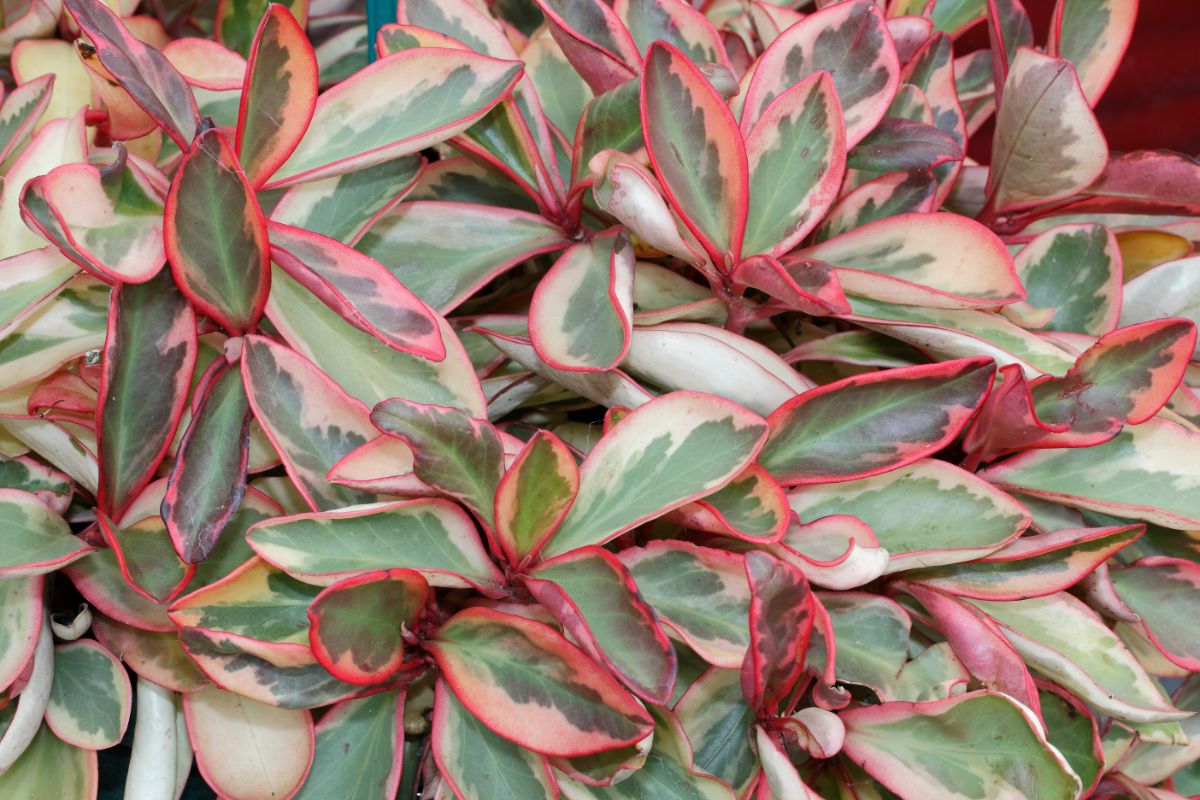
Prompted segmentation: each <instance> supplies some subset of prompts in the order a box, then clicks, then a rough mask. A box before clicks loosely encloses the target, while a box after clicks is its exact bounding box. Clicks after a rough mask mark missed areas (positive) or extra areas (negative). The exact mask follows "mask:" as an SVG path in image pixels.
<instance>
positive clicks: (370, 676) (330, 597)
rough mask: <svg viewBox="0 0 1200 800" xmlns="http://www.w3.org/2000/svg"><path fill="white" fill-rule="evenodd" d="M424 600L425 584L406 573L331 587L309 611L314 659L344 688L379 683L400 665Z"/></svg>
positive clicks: (379, 575) (397, 571)
mask: <svg viewBox="0 0 1200 800" xmlns="http://www.w3.org/2000/svg"><path fill="white" fill-rule="evenodd" d="M429 596H430V592H429V584H427V583H425V579H424V578H422V577H421V575H420V574H419V573H417V572H414V571H412V570H407V569H392V570H388V571H386V572H371V573H367V574H365V575H359V576H356V577H350V578H346V579H345V580H342V581H339V582H337V583H335V584H334V585H333V586H330V587H329V588H327V589H325V590H324V591H322V592H321V593H320V594H319V595H317V596H316V598H315V599H314V600H313V602H312V605H311V606H310V607H309V609H308V619H309V623H310V631H309V636H310V638H311V640H312V648H313V655H315V656H316V657H317V661H318V662H320V664H321V665H322V666H323V667H325V669H327V670H329V671H330V673H332V674H333V675H336V676H337V677H338V678H340V679H342V680H344V681H346V682H347V683H359V684H363V685H370V684H373V683H383V682H384V681H386V680H388V679H389V678H391V677H392V676H394V675H395V674H396V673H397V672H399V671H400V669H401V668H402V667H403V666H404V656H405V635H406V634H407V633H408V632H410V631H414V630H415V628H416V624H417V620H418V619H419V618H420V615H421V613H422V612H423V611H424V609H425V603H426V602H427V601H428V600H429Z"/></svg>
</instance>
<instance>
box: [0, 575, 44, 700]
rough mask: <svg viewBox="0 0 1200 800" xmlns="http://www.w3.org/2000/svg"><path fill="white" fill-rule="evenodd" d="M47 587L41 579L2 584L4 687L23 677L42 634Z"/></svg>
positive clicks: (0, 672)
mask: <svg viewBox="0 0 1200 800" xmlns="http://www.w3.org/2000/svg"><path fill="white" fill-rule="evenodd" d="M44 591H45V586H44V583H43V581H42V579H41V578H40V577H38V576H26V577H12V578H8V579H6V580H4V581H0V686H3V687H4V688H5V689H7V688H8V687H10V686H12V685H13V683H14V682H15V681H16V680H17V679H18V678H19V677H21V673H22V672H24V670H25V667H27V666H28V665H29V664H30V663H31V662H30V659H31V658H33V652H34V649H35V648H36V647H37V643H38V637H39V636H41V633H42V598H43V592H44Z"/></svg>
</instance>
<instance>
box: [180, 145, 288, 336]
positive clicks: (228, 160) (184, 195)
mask: <svg viewBox="0 0 1200 800" xmlns="http://www.w3.org/2000/svg"><path fill="white" fill-rule="evenodd" d="M166 215H167V216H166V227H165V229H164V236H165V242H166V248H167V258H168V259H170V261H171V271H172V273H174V275H175V280H176V281H177V282H178V283H179V287H180V288H181V289H182V290H183V291H184V293H185V294H186V295H187V296H188V299H189V300H190V301H191V302H192V304H193V305H195V306H196V307H197V308H198V309H199V310H200V311H201V312H203V313H205V314H207V315H208V316H210V317H212V318H214V319H215V320H216V321H217V322H219V323H220V324H221V325H223V326H224V327H225V328H226V329H228V330H229V332H230V333H233V334H241V333H246V332H248V331H250V330H253V328H254V326H255V325H256V324H257V323H258V319H259V317H261V316H262V310H263V306H264V305H266V302H267V294H268V292H269V291H270V288H271V273H270V271H269V268H268V267H269V265H268V263H267V259H268V250H267V224H266V220H264V219H263V215H262V210H261V209H260V208H259V207H258V201H257V200H256V199H255V197H254V193H253V191H252V189H251V186H250V184H249V183H247V181H246V176H245V175H243V174H242V170H241V167H240V166H239V165H238V163H237V157H236V156H235V155H234V151H233V148H232V147H231V146H230V144H229V141H228V140H227V139H226V138H225V137H224V135H222V134H221V133H220V132H219V131H218V130H216V129H213V128H210V129H208V130H206V131H204V132H203V133H201V134H200V135H199V136H197V137H196V140H195V142H193V144H192V147H191V149H190V150H189V151H188V153H187V155H186V156H185V157H184V160H183V163H182V164H181V165H180V167H179V171H178V172H177V173H176V175H175V179H174V181H172V183H171V192H170V194H168V195H167V207H166ZM231 220H234V221H236V222H237V224H231Z"/></svg>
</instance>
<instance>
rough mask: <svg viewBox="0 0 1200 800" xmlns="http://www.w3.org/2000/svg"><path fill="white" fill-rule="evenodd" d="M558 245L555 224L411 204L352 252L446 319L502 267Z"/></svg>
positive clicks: (475, 209) (519, 214)
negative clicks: (381, 267)
mask: <svg viewBox="0 0 1200 800" xmlns="http://www.w3.org/2000/svg"><path fill="white" fill-rule="evenodd" d="M566 244H567V239H566V235H565V234H564V233H563V231H562V230H561V229H560V228H559V227H558V226H557V225H553V224H551V223H550V222H547V221H546V220H545V219H543V218H542V217H540V216H538V215H535V214H530V213H527V212H524V211H513V210H509V209H500V208H492V207H485V206H480V205H476V204H469V203H441V202H429V201H419V202H411V203H404V204H402V205H400V206H399V207H397V208H396V209H395V210H394V211H393V212H392V213H391V214H389V215H387V216H385V217H384V218H383V219H381V220H380V221H379V223H377V224H376V225H374V226H373V227H372V228H371V230H370V231H368V232H367V234H366V235H365V236H363V238H362V240H361V241H360V242H359V243H358V246H357V248H358V250H360V251H361V252H363V253H365V254H366V255H369V256H371V257H372V258H375V259H378V260H379V261H380V263H382V264H383V265H384V266H386V267H387V268H388V269H389V270H390V271H391V273H392V274H393V275H395V276H396V277H397V278H398V279H399V280H400V282H401V283H403V284H404V285H405V286H407V287H408V288H409V290H410V291H411V292H413V294H415V295H416V296H417V297H419V298H421V299H422V300H424V301H425V302H426V303H428V304H429V305H430V306H432V307H433V308H435V309H437V310H438V311H440V312H442V313H448V312H449V311H451V310H453V309H454V308H455V307H456V306H458V305H459V304H460V303H462V302H463V301H464V300H466V299H467V298H468V297H470V296H471V295H472V294H474V293H475V292H476V291H477V290H478V289H479V288H480V287H481V286H483V285H484V284H485V283H487V282H488V281H490V280H492V279H493V278H496V277H497V276H499V275H500V274H502V273H503V272H504V271H506V270H508V269H509V268H510V267H513V266H515V265H516V264H519V263H521V262H522V261H525V260H526V259H529V258H532V257H533V256H535V255H538V254H540V253H546V252H550V251H553V250H561V249H562V248H563V247H564V246H566Z"/></svg>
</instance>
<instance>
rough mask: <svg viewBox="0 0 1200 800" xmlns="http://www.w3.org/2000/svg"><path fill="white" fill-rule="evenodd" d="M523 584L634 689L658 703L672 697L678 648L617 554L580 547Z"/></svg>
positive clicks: (536, 573) (663, 703)
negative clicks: (660, 624) (672, 644)
mask: <svg viewBox="0 0 1200 800" xmlns="http://www.w3.org/2000/svg"><path fill="white" fill-rule="evenodd" d="M525 585H526V586H527V587H529V590H530V591H531V592H533V596H534V597H536V598H537V600H538V602H539V603H541V604H542V605H543V606H545V607H546V609H547V610H549V611H550V613H551V614H553V615H554V616H555V618H556V619H558V621H559V622H560V623H562V625H563V628H564V629H565V630H566V631H568V632H569V633H570V634H571V636H572V638H574V639H575V640H576V641H578V642H580V643H581V644H582V645H583V647H584V649H585V650H587V651H588V652H589V653H591V655H592V656H593V657H594V658H595V659H596V660H597V661H599V662H600V663H601V664H604V665H605V666H606V667H607V668H608V669H609V671H610V672H612V673H613V674H615V675H616V676H617V678H619V679H620V680H621V682H622V683H624V684H625V685H626V686H627V687H629V690H630V691H632V692H633V693H634V694H636V695H638V696H639V697H641V698H643V699H645V700H646V701H648V702H651V703H655V704H657V705H666V704H667V703H668V702H669V701H670V699H671V695H672V693H673V692H674V689H675V670H676V662H675V650H674V648H672V647H671V642H670V640H668V639H667V635H666V634H665V633H663V630H662V628H661V627H659V625H658V621H657V619H656V618H655V616H654V612H653V611H651V610H650V607H649V606H648V605H646V603H645V602H644V601H643V600H642V598H641V595H640V594H638V588H637V584H636V583H634V581H633V576H632V575H630V573H629V570H628V568H626V567H625V565H624V564H622V563H621V562H620V561H618V560H617V557H616V556H614V555H613V554H612V553H609V552H608V551H606V550H603V549H601V548H599V547H581V548H579V549H578V550H573V551H571V552H570V553H567V554H566V555H562V556H559V557H558V558H554V559H551V560H550V561H546V562H544V563H543V564H541V565H539V566H538V567H537V568H536V569H534V570H533V571H532V572H530V573H529V574H528V575H527V576H526V579H525Z"/></svg>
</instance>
